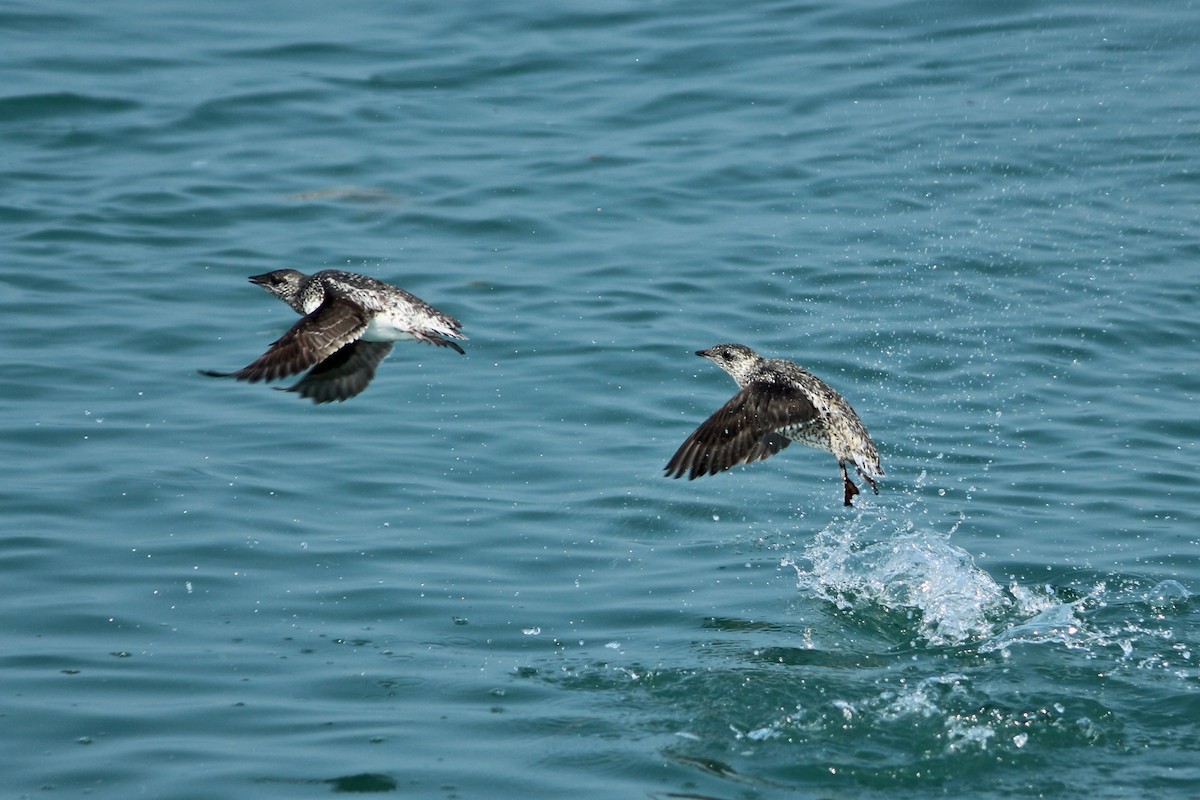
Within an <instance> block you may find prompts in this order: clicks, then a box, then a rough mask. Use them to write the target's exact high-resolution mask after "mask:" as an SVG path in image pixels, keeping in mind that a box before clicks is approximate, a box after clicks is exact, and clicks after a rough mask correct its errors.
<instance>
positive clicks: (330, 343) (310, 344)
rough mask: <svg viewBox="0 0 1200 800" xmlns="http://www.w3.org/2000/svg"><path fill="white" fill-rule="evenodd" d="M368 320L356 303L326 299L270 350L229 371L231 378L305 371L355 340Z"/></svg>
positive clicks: (258, 378)
mask: <svg viewBox="0 0 1200 800" xmlns="http://www.w3.org/2000/svg"><path fill="white" fill-rule="evenodd" d="M367 323H368V319H367V317H366V313H365V312H364V311H363V310H362V309H361V308H360V307H358V306H357V305H355V304H354V303H351V302H348V301H346V300H342V299H339V298H334V299H332V300H327V301H326V302H324V303H322V304H321V305H320V306H318V307H317V309H316V310H314V311H313V312H312V313H311V314H309V315H307V316H306V317H304V318H303V319H301V320H300V321H299V322H297V323H296V324H295V325H293V326H292V328H291V330H289V331H288V332H287V333H285V334H284V335H283V336H281V337H279V340H278V341H276V342H274V343H272V344H271V347H270V349H268V350H267V352H265V353H263V354H262V355H261V356H259V357H258V358H257V359H255V360H254V361H253V362H251V363H250V364H248V365H247V366H245V367H242V368H241V369H240V370H238V371H237V372H233V373H230V377H233V378H237V379H238V380H239V381H249V382H250V383H255V382H257V381H273V380H275V379H277V378H286V377H287V376H289V375H295V374H296V373H298V372H303V371H304V370H306V369H309V368H310V367H313V366H315V365H317V364H320V363H321V362H322V361H324V360H325V359H327V358H329V357H330V356H331V355H333V354H334V353H336V352H337V351H338V350H341V349H342V348H343V347H345V346H346V345H347V344H349V343H350V342H353V341H356V340H357V339H358V337H360V336H362V334H363V331H365V330H366V329H367Z"/></svg>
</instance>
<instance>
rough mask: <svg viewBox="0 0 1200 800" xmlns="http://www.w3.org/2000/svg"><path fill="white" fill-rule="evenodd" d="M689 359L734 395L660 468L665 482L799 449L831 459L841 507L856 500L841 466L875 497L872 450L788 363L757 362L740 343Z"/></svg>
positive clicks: (846, 408)
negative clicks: (728, 381) (723, 380)
mask: <svg viewBox="0 0 1200 800" xmlns="http://www.w3.org/2000/svg"><path fill="white" fill-rule="evenodd" d="M696 355H698V356H703V357H704V358H707V359H708V360H709V361H711V362H713V363H714V364H716V365H717V366H718V367H720V368H721V369H723V370H725V371H726V372H728V373H729V374H730V375H731V376H732V377H733V379H734V380H735V381H737V385H738V389H739V391H738V393H737V394H735V395H734V396H733V397H732V398H730V400H729V402H727V403H726V404H725V405H723V406H721V407H720V408H719V409H717V411H716V412H715V413H714V414H713V415H712V416H711V417H709V418H708V419H706V420H705V421H704V422H703V423H701V425H700V427H698V428H696V430H695V431H693V432H692V434H691V435H690V436H688V438H687V439H686V440H684V442H683V444H682V445H681V446H680V448H679V450H677V451H676V452H675V455H674V456H672V457H671V460H670V462H669V463H668V464H667V466H666V474H667V475H668V476H669V477H672V478H679V477H682V476H683V475H684V473H687V475H688V480H693V479H695V478H698V477H700V476H701V475H715V474H716V473H718V472H722V471H724V470H727V469H729V468H730V467H732V466H734V465H736V464H749V463H751V462H754V461H760V460H762V459H764V458H768V457H770V456H773V455H775V454H776V453H778V452H779V451H780V450H782V449H783V448H785V447H787V446H788V445H789V444H790V443H791V442H799V443H800V444H803V445H807V446H808V447H815V448H817V449H818V450H826V451H828V452H830V453H832V454H833V455H834V457H835V458H837V460H838V466H839V467H840V468H841V470H842V482H843V487H844V489H845V494H844V502H845V505H852V503H851V500H852V499H853V498H854V496H855V495H857V494H858V493H859V490H858V487H857V486H855V485H854V482H853V481H851V480H850V476H849V475H847V474H846V462H847V461H849V462H850V463H852V464H853V465H854V468H855V470H856V471H857V472H858V474H859V475H861V476H862V478H863V480H865V481H866V482H867V483H868V484H869V485H870V487H871V489H872V490H873V491H874V492H875V494H879V487H878V486H876V485H875V481H874V480H873V479H872V478H873V477H879V476H882V475H883V467H881V466H880V464H879V452H878V451H877V450H876V449H875V443H874V442H873V441H871V436H870V434H868V433H867V428H866V426H865V425H863V423H862V420H860V419H859V418H858V414H856V413H854V409H853V408H851V407H850V404H849V403H847V402H846V399H845V398H844V397H842V396H841V395H840V394H838V393H837V392H836V391H834V390H833V388H832V387H831V386H829V384H827V383H825V382H824V381H823V380H821V379H820V378H818V377H817V376H816V375H813V374H812V373H811V372H809V371H807V370H805V369H803V368H802V367H800V366H799V365H797V364H793V363H792V362H791V361H785V360H784V359H782V358H770V359H767V358H763V357H762V356H760V355H759V354H758V353H755V352H754V351H753V350H751V349H750V348H749V347H746V346H745V345H742V344H718V345H715V346H713V347H710V348H708V349H707V350H697V351H696Z"/></svg>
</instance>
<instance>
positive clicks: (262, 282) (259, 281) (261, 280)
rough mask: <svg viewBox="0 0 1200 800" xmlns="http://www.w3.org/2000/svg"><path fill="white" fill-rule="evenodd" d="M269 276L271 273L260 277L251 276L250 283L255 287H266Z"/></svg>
mask: <svg viewBox="0 0 1200 800" xmlns="http://www.w3.org/2000/svg"><path fill="white" fill-rule="evenodd" d="M270 276H271V273H269V272H267V273H264V274H262V275H251V276H250V282H251V283H253V284H254V285H255V286H266V285H267V278H269V277H270Z"/></svg>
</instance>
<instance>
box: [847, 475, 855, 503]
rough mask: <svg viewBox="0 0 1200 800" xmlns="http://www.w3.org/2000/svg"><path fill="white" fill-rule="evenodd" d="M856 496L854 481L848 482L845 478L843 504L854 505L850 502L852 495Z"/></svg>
mask: <svg viewBox="0 0 1200 800" xmlns="http://www.w3.org/2000/svg"><path fill="white" fill-rule="evenodd" d="M856 494H858V487H857V486H855V485H854V481H852V480H850V479H849V478H846V503H845V504H846V505H848V506H852V505H854V503H852V502H850V501H851V500H853V499H854V495H856Z"/></svg>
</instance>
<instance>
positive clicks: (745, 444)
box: [666, 383, 817, 480]
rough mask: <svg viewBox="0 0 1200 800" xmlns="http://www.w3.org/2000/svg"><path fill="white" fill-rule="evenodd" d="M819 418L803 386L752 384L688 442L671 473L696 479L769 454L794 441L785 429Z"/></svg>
mask: <svg viewBox="0 0 1200 800" xmlns="http://www.w3.org/2000/svg"><path fill="white" fill-rule="evenodd" d="M816 418H817V409H816V407H815V406H813V404H812V401H811V400H810V399H809V398H808V395H806V394H805V393H804V392H802V391H800V390H799V389H796V388H795V387H793V386H791V385H789V384H782V383H751V384H750V385H748V386H747V387H746V388H745V389H742V390H741V391H740V392H738V393H737V394H735V395H734V396H733V397H732V398H731V399H730V400H729V402H728V403H726V404H725V405H723V406H721V407H720V408H719V409H717V411H716V412H715V413H714V414H713V415H712V416H711V417H709V418H708V419H706V420H705V421H704V422H703V423H701V425H700V427H698V428H696V430H695V431H693V432H692V435H691V436H689V437H688V438H687V439H686V440H684V442H683V444H682V445H680V447H679V449H678V450H677V451H675V455H674V456H672V457H671V460H670V462H668V464H667V466H666V473H667V475H669V476H670V477H672V478H679V477H682V476H683V474H684V473H688V480H691V479H693V478H698V477H700V476H701V475H715V474H716V473H718V472H722V471H723V470H727V469H729V468H730V467H732V466H734V465H736V464H749V463H750V462H752V461H758V460H761V459H764V458H768V457H770V456H773V455H775V454H776V453H778V452H779V451H780V450H782V449H783V448H785V447H787V446H788V443H789V441H790V440H789V439H788V438H787V437H785V436H783V435H781V434H780V433H778V431H779V430H781V429H783V428H787V427H790V426H793V425H803V424H805V423H808V422H812V421H813V420H815V419H816Z"/></svg>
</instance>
